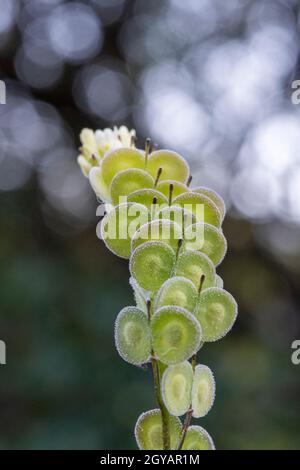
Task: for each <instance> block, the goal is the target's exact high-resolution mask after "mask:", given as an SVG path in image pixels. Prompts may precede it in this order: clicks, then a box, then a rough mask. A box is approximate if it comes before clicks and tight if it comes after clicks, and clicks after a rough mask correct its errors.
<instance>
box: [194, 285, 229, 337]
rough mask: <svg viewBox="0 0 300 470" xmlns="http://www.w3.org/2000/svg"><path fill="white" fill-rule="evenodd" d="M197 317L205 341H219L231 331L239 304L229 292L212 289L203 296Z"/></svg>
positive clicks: (216, 288) (196, 313) (196, 312)
mask: <svg viewBox="0 0 300 470" xmlns="http://www.w3.org/2000/svg"><path fill="white" fill-rule="evenodd" d="M195 315H196V317H197V319H198V320H199V322H200V324H201V326H202V331H203V341H207V342H212V341H217V340H218V339H220V338H222V337H223V336H225V335H226V334H227V333H228V331H230V330H231V328H232V326H233V324H234V322H235V319H236V316H237V303H236V301H235V300H234V298H233V297H232V295H231V294H229V292H227V291H225V290H223V289H219V288H218V287H211V288H210V289H206V290H205V291H204V292H203V293H202V294H201V296H200V299H199V302H198V306H197V308H196V311H195Z"/></svg>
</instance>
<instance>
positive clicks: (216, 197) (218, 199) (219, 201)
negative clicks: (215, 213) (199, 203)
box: [192, 186, 226, 220]
mask: <svg viewBox="0 0 300 470" xmlns="http://www.w3.org/2000/svg"><path fill="white" fill-rule="evenodd" d="M192 191H193V192H194V193H199V194H204V195H205V196H208V197H209V198H210V199H211V200H212V201H213V202H214V203H215V204H216V206H217V208H218V209H219V211H220V214H221V218H222V220H224V217H225V213H226V206H225V202H224V199H223V198H222V196H220V194H218V193H217V192H216V191H214V190H213V189H210V188H206V187H205V186H199V187H198V188H193V189H192Z"/></svg>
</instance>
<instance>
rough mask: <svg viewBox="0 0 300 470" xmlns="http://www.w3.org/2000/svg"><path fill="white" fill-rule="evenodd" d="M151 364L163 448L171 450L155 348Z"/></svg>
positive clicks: (150, 306)
mask: <svg viewBox="0 0 300 470" xmlns="http://www.w3.org/2000/svg"><path fill="white" fill-rule="evenodd" d="M152 300H153V299H151V300H148V302H147V312H148V320H149V322H150V320H151V316H152V304H153V302H152ZM151 365H152V374H153V381H154V391H155V397H156V401H157V405H158V407H159V409H160V411H161V419H162V438H163V450H170V433H169V413H168V410H167V409H166V407H165V405H164V402H163V399H162V396H161V389H160V375H159V369H158V361H157V359H156V357H155V356H154V351H153V349H152V350H151Z"/></svg>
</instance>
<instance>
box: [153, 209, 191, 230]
mask: <svg viewBox="0 0 300 470" xmlns="http://www.w3.org/2000/svg"><path fill="white" fill-rule="evenodd" d="M157 218H158V219H167V220H172V222H175V223H176V224H178V225H179V226H180V227H182V226H183V222H184V228H187V227H189V226H190V225H192V224H195V223H196V222H197V221H196V217H195V216H194V214H193V213H192V212H190V211H187V210H185V209H184V208H183V207H180V206H166V207H164V208H163V209H162V210H161V211H160V212H158V214H157Z"/></svg>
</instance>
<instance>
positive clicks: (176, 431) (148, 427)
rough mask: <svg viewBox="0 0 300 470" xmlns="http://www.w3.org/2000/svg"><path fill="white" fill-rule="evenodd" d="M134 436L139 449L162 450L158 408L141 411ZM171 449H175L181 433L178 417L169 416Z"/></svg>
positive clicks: (160, 422)
mask: <svg viewBox="0 0 300 470" xmlns="http://www.w3.org/2000/svg"><path fill="white" fill-rule="evenodd" d="M134 433H135V438H136V442H137V445H138V447H139V449H141V450H163V434H162V417H161V411H160V410H158V409H155V410H150V411H147V412H146V413H142V414H141V416H140V417H139V419H138V420H137V423H136V425H135V430H134ZM169 434H170V446H171V450H176V449H177V447H178V444H179V439H180V434H181V422H180V419H179V418H177V417H175V416H169Z"/></svg>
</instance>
